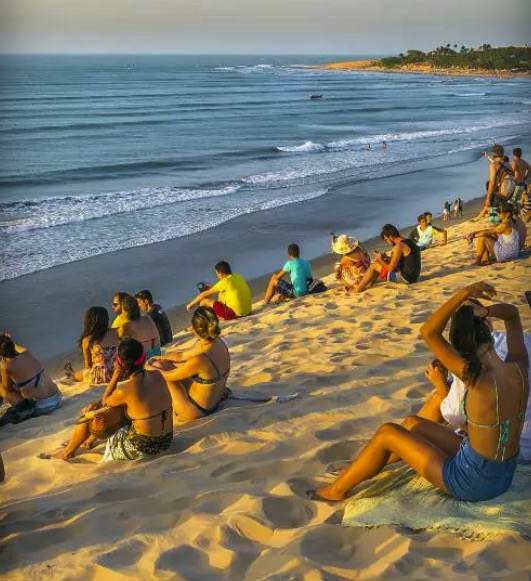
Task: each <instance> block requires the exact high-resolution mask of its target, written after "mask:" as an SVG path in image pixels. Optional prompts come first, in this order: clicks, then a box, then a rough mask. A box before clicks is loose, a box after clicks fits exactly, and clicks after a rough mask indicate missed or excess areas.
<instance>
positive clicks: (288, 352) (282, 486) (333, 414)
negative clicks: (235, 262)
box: [0, 223, 531, 581]
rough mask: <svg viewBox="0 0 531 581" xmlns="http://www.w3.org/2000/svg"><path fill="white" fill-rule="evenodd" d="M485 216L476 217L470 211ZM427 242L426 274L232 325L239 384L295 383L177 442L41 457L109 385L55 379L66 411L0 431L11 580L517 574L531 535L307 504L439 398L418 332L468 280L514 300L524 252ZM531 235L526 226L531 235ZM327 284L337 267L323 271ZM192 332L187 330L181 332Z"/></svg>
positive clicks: (264, 390)
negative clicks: (132, 457)
mask: <svg viewBox="0 0 531 581" xmlns="http://www.w3.org/2000/svg"><path fill="white" fill-rule="evenodd" d="M474 227H475V225H474ZM472 229H473V225H471V224H470V223H463V224H460V225H456V226H450V227H449V243H448V244H447V245H446V246H444V247H436V248H433V249H429V250H428V251H426V252H424V253H423V272H422V277H421V280H420V282H419V283H417V284H415V285H412V286H410V287H406V286H404V285H393V284H389V283H388V284H378V285H377V286H375V287H374V288H372V289H370V290H369V291H366V292H365V293H363V294H361V295H345V294H344V293H337V292H336V291H335V290H334V289H332V290H330V291H329V292H327V293H324V294H321V295H313V296H308V297H304V298H302V299H298V300H297V301H294V302H289V303H284V304H280V305H278V306H275V307H269V308H261V307H260V306H259V307H258V309H257V310H256V312H255V314H254V315H252V316H251V317H248V318H245V319H241V320H238V321H235V322H231V323H228V324H226V325H225V326H224V327H223V336H224V338H225V340H226V341H227V344H228V345H229V348H230V349H231V353H232V372H231V378H230V387H231V388H232V389H233V390H234V391H235V392H237V393H240V392H248V393H259V394H262V395H278V394H287V393H292V392H298V393H299V394H300V395H301V397H300V398H299V399H297V400H294V401H291V402H289V403H285V404H278V403H267V404H256V403H250V402H234V401H232V402H231V403H230V404H229V406H228V407H226V408H224V409H222V410H221V411H220V412H218V413H216V414H215V415H213V416H210V417H208V418H206V419H204V420H200V421H197V422H193V423H190V424H182V425H178V426H177V427H176V437H175V440H174V444H173V447H172V449H171V450H170V451H169V453H167V454H165V455H162V456H160V457H157V458H155V459H152V460H150V461H148V462H138V463H130V464H129V463H124V464H120V463H111V464H107V465H98V464H95V463H94V462H96V461H97V460H98V459H99V457H100V456H99V455H98V454H97V453H96V452H94V451H90V452H84V453H81V454H80V455H79V456H78V457H77V458H76V459H74V461H72V462H70V463H65V462H62V461H45V460H40V459H38V458H37V455H38V454H39V453H40V452H42V451H49V450H50V449H53V448H55V447H56V446H58V445H59V444H60V442H62V441H64V440H65V439H66V438H67V436H68V434H69V432H70V431H71V429H72V426H73V423H74V421H75V418H76V416H77V413H78V411H79V409H80V408H81V407H82V406H83V405H85V404H86V403H88V402H89V401H91V400H93V399H95V397H96V394H99V393H100V392H101V388H87V387H86V386H83V385H80V384H76V385H68V384H66V383H64V382H63V383H62V384H61V388H62V390H63V392H64V394H65V399H64V405H63V408H62V409H60V410H58V411H57V412H55V413H54V414H53V415H51V416H49V417H40V418H36V419H33V420H30V421H27V422H25V423H22V424H19V425H16V426H7V427H4V428H3V430H2V436H3V438H2V454H3V456H4V461H5V464H6V471H7V479H6V481H5V483H4V484H3V485H1V487H0V490H1V492H2V498H3V503H2V507H1V508H0V529H1V530H0V539H1V548H0V573H1V574H2V575H3V578H4V579H6V580H7V579H10V580H11V579H13V580H19V579H20V580H22V579H24V580H26V579H40V578H46V579H54V580H55V579H61V580H70V579H72V580H73V579H93V580H98V581H99V580H109V579H116V580H118V579H132V578H140V579H151V578H157V579H163V580H166V579H168V580H169V579H186V580H192V579H194V580H203V579H208V580H222V579H223V580H224V579H227V580H238V581H242V580H258V579H275V580H288V579H289V580H304V581H314V580H325V579H327V580H328V579H360V580H369V579H382V578H384V579H401V578H413V579H422V578H426V577H430V578H434V579H447V580H452V581H454V580H457V581H459V580H464V579H470V578H497V579H507V580H513V579H523V578H527V577H528V576H530V575H531V562H530V561H529V558H528V555H529V542H528V541H526V540H524V539H522V538H520V537H516V536H512V535H506V536H502V537H499V538H497V539H496V540H495V541H492V540H491V541H488V542H487V541H475V542H471V541H464V540H461V539H459V538H457V537H455V536H453V535H449V534H441V533H438V534H435V533H426V532H416V533H415V532H412V531H408V530H405V529H400V528H398V527H378V528H373V529H354V528H344V527H341V526H340V524H339V523H340V518H339V517H340V515H341V508H340V507H337V508H335V507H330V506H327V505H323V504H318V503H314V502H311V501H309V500H307V499H306V498H305V497H304V491H305V490H306V489H308V488H312V487H315V486H314V485H315V484H321V483H324V482H326V481H327V479H326V478H325V476H324V475H323V473H324V468H325V466H326V465H327V464H328V463H329V462H334V461H338V460H345V459H348V458H350V457H351V456H352V455H353V454H355V453H356V452H357V451H358V450H359V449H360V448H361V447H362V446H363V445H364V443H365V442H366V440H367V439H368V438H369V437H370V435H371V434H372V433H373V432H374V430H375V429H376V428H377V427H378V426H379V425H380V424H381V423H382V422H385V421H397V420H400V419H402V418H403V417H405V416H407V415H409V414H410V413H411V412H412V411H413V410H415V409H417V408H418V407H419V406H420V404H421V402H422V401H423V399H424V398H425V397H426V396H427V395H428V394H429V392H430V387H429V386H428V385H427V383H426V380H425V378H424V368H425V366H426V365H427V363H428V362H429V361H430V359H431V357H430V354H429V352H428V351H427V349H426V348H425V347H424V345H423V343H422V341H421V339H420V337H419V333H418V330H419V328H420V325H421V324H422V323H423V321H424V320H425V319H426V317H427V316H428V315H429V314H430V313H431V312H432V311H433V310H434V308H436V307H437V306H438V305H440V304H441V303H442V302H443V301H444V300H445V299H446V298H448V297H449V296H450V295H451V294H452V293H453V292H455V291H456V290H457V289H459V288H461V287H462V286H464V285H466V284H469V283H471V282H473V281H476V280H478V279H485V280H489V282H491V283H492V284H494V286H495V287H496V288H497V290H498V293H499V294H498V298H499V299H500V300H502V301H508V302H512V303H514V304H516V305H517V306H518V307H519V310H520V314H521V316H522V321H523V325H524V329H525V330H526V331H527V332H531V310H530V309H529V308H528V306H527V304H526V302H525V298H524V294H523V293H524V291H525V290H527V289H526V288H525V282H526V280H529V273H530V266H531V259H530V258H525V259H520V260H517V261H515V262H509V263H503V264H494V265H491V266H488V267H484V268H479V269H478V268H476V267H473V266H471V263H472V261H473V256H472V253H471V251H470V250H469V249H468V245H467V243H466V241H465V240H464V238H463V236H464V235H465V234H466V233H467V232H469V231H471V230H472ZM529 242H530V239H529V238H528V245H529ZM327 282H329V283H330V285H331V286H332V287H333V286H334V284H333V281H332V279H331V277H330V278H329V279H328V280H327ZM189 339H190V336H189V335H187V334H186V333H185V332H183V333H179V334H178V335H177V342H178V343H180V344H181V345H182V344H183V342H186V341H188V340H189Z"/></svg>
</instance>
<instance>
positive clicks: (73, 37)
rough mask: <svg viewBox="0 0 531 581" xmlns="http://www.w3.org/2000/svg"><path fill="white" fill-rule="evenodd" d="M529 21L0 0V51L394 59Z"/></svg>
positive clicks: (97, 0)
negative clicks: (410, 50) (410, 51)
mask: <svg viewBox="0 0 531 581" xmlns="http://www.w3.org/2000/svg"><path fill="white" fill-rule="evenodd" d="M530 22H531V2H530V1H529V0H503V2H501V1H500V0H364V1H360V0H0V53H123V54H142V53H154V54H158V53H188V54H240V53H243V54H353V55H364V54H396V53H398V52H401V51H404V50H407V49H408V48H418V49H421V50H427V49H431V48H434V47H436V46H438V45H441V44H444V45H446V44H447V43H450V44H452V45H453V44H458V45H459V46H461V45H462V44H465V45H467V46H472V45H478V44H483V43H489V44H491V45H493V46H499V45H507V44H514V45H523V44H525V43H528V42H530V40H531V34H530V33H529V23H530Z"/></svg>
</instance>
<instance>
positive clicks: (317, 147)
mask: <svg viewBox="0 0 531 581" xmlns="http://www.w3.org/2000/svg"><path fill="white" fill-rule="evenodd" d="M276 149H277V150H278V151H285V152H288V153H306V152H308V151H324V150H325V146H324V145H321V144H320V143H314V142H313V141H306V143H303V144H302V145H282V146H278V147H277V148H276Z"/></svg>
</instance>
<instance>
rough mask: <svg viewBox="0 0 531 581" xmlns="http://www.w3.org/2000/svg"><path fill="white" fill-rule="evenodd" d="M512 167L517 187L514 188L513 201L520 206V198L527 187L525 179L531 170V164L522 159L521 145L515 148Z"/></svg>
mask: <svg viewBox="0 0 531 581" xmlns="http://www.w3.org/2000/svg"><path fill="white" fill-rule="evenodd" d="M511 167H512V169H513V173H514V179H515V181H516V187H515V188H514V194H513V197H512V199H511V201H512V202H513V204H515V205H516V206H517V207H519V205H520V198H521V197H522V194H523V193H524V192H525V189H526V183H525V180H526V178H528V177H529V174H530V172H531V166H529V164H528V163H527V161H526V160H525V159H522V150H521V148H520V147H517V148H516V149H514V150H513V162H512V163H511Z"/></svg>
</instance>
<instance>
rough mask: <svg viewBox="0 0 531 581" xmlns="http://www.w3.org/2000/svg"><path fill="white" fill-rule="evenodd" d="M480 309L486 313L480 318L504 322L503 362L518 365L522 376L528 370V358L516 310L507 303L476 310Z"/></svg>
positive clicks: (518, 314)
mask: <svg viewBox="0 0 531 581" xmlns="http://www.w3.org/2000/svg"><path fill="white" fill-rule="evenodd" d="M480 309H483V310H485V309H486V311H487V312H486V314H484V315H482V316H485V317H486V316H488V317H491V318H492V319H500V320H502V321H503V322H504V324H505V331H506V333H507V357H506V359H505V360H506V361H511V362H513V363H518V365H519V366H520V369H521V371H522V374H524V371H525V372H526V373H527V371H528V369H529V356H528V354H527V348H526V346H525V341H524V331H523V329H522V322H521V320H520V313H519V312H518V309H517V308H516V307H515V306H514V305H509V304H507V303H499V304H495V305H491V306H490V307H479V308H478V310H480ZM475 310H476V309H474V311H475Z"/></svg>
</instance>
